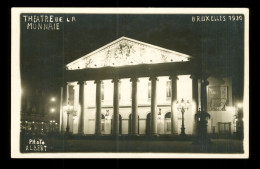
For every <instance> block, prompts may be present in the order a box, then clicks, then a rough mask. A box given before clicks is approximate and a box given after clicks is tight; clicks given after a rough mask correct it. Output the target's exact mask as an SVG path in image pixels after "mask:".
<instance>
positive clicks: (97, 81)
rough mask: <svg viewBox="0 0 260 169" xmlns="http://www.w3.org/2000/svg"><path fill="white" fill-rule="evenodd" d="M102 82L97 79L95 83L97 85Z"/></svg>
mask: <svg viewBox="0 0 260 169" xmlns="http://www.w3.org/2000/svg"><path fill="white" fill-rule="evenodd" d="M101 82H102V80H99V79H96V80H95V81H94V83H95V84H97V83H101Z"/></svg>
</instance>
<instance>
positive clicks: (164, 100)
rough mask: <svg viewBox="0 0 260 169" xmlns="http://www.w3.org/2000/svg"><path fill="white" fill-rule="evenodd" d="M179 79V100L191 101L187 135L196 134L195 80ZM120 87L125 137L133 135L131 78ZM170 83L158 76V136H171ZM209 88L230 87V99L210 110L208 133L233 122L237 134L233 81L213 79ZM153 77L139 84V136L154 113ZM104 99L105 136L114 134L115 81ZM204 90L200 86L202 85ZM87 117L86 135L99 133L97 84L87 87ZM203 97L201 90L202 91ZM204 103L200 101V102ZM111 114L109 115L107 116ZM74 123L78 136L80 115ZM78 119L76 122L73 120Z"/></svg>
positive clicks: (106, 82) (108, 82) (108, 85)
mask: <svg viewBox="0 0 260 169" xmlns="http://www.w3.org/2000/svg"><path fill="white" fill-rule="evenodd" d="M178 77H179V80H178V81H177V100H179V101H180V100H181V99H182V98H183V99H184V100H185V101H187V100H189V102H190V104H189V107H188V110H186V111H185V113H184V124H185V132H186V134H193V122H194V115H195V113H196V108H195V105H194V103H193V102H192V80H191V79H190V76H189V75H183V76H178ZM120 81H121V84H120V102H119V114H120V116H121V117H122V135H127V134H128V133H129V115H130V114H131V82H130V79H121V80H120ZM167 81H169V77H158V81H157V105H158V106H157V113H159V109H161V115H157V116H158V117H157V133H158V134H171V132H170V131H169V130H167V122H168V123H169V122H170V119H169V118H168V119H165V115H166V113H168V112H171V107H170V98H169V97H167V95H166V90H167V85H166V83H167ZM208 81H209V85H208V86H207V91H208V90H209V88H210V87H214V86H226V87H227V97H228V102H227V105H226V110H225V111H209V114H210V115H211V119H210V120H209V122H208V132H209V133H211V132H212V131H213V130H212V128H213V127H215V133H218V123H219V122H231V132H233V129H234V124H233V122H232V118H233V115H234V110H233V106H232V82H231V79H229V78H224V79H222V80H220V79H217V78H213V77H210V78H209V79H208ZM149 82H150V81H149V78H139V82H138V91H137V93H138V96H137V100H138V115H139V134H140V135H145V134H146V121H147V115H148V113H150V110H151V108H150V105H151V103H150V98H148V92H149V88H148V87H149V85H148V83H149ZM103 83H104V89H103V91H104V100H102V114H103V115H104V117H105V119H103V120H102V123H104V130H103V131H102V134H108V135H109V134H111V120H112V115H113V83H112V80H104V81H103ZM74 85H75V87H74V90H75V92H74V98H75V100H74V107H75V109H76V110H77V112H80V111H79V110H80V107H79V105H78V98H79V97H78V93H79V87H78V85H77V83H74ZM199 88H200V83H199ZM84 91H85V109H84V110H85V114H84V133H85V134H95V119H96V109H95V99H96V84H95V83H94V81H87V84H86V85H85V90H84ZM198 92H199V96H200V89H198ZM199 102H200V99H199ZM176 107H177V106H175V111H177V112H178V133H180V132H181V120H182V114H181V112H180V111H178V110H177V108H176ZM107 113H108V114H109V115H108V116H106V114H107ZM66 117H67V116H66V114H65V115H64V116H63V120H66ZM71 118H72V119H71V120H70V124H71V125H72V123H73V125H72V126H73V127H71V131H73V133H74V134H76V133H77V130H78V116H75V117H74V118H73V117H71ZM73 119H74V120H73ZM63 124H64V126H63V127H64V129H65V128H66V126H65V125H66V121H65V123H63Z"/></svg>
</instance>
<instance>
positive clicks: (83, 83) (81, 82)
mask: <svg viewBox="0 0 260 169" xmlns="http://www.w3.org/2000/svg"><path fill="white" fill-rule="evenodd" d="M77 84H79V85H86V84H87V83H86V81H78V83H77Z"/></svg>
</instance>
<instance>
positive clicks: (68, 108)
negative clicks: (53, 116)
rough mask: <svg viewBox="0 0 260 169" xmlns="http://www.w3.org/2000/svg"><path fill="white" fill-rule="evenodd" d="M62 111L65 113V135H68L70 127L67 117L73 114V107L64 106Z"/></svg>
mask: <svg viewBox="0 0 260 169" xmlns="http://www.w3.org/2000/svg"><path fill="white" fill-rule="evenodd" d="M64 110H65V111H66V112H67V127H66V133H65V134H66V135H69V131H70V125H69V116H70V114H74V112H75V110H74V107H73V106H72V105H69V104H68V105H66V106H64Z"/></svg>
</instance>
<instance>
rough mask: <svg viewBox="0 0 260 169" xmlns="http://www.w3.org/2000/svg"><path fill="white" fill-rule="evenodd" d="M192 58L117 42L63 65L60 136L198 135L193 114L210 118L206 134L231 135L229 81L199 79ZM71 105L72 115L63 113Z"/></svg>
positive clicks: (131, 42)
mask: <svg viewBox="0 0 260 169" xmlns="http://www.w3.org/2000/svg"><path fill="white" fill-rule="evenodd" d="M200 68H201V67H200V63H199V62H198V61H197V60H196V59H193V58H192V57H190V56H188V55H185V54H182V53H178V52H174V51H171V50H167V49H164V48H161V47H157V46H154V45H150V44H147V43H144V42H140V41H136V40H133V39H130V38H126V37H121V38H119V39H117V40H115V41H113V42H111V43H109V44H108V45H105V46H104V47H101V48H100V49H98V50H96V51H94V52H92V53H90V54H87V55H85V56H83V57H81V58H79V59H77V60H75V61H73V62H71V63H69V64H67V65H66V70H65V76H64V79H65V84H64V86H63V87H62V90H61V93H62V98H63V100H62V101H61V104H62V106H61V110H60V111H61V112H60V121H61V123H60V131H61V132H65V131H66V130H67V131H68V132H70V133H72V134H83V135H116V136H117V135H179V134H180V133H181V125H182V113H181V111H180V110H179V109H178V106H177V102H178V103H179V102H180V101H181V100H182V99H183V100H185V102H186V103H187V102H189V104H187V105H186V106H187V109H186V111H185V112H184V125H185V133H186V134H187V135H194V134H196V132H197V127H196V124H197V123H196V120H197V119H195V114H196V112H197V111H198V110H200V109H201V110H205V111H208V113H209V114H210V115H211V118H210V119H209V121H208V126H207V130H208V132H209V133H219V134H221V133H224V134H225V133H230V134H231V133H233V132H234V131H235V123H234V122H233V116H234V114H235V110H234V109H233V106H232V105H233V103H232V81H231V80H230V78H215V77H207V78H204V77H202V76H201V75H200V74H199V73H198V72H200ZM67 105H70V106H71V107H72V108H73V111H68V109H66V106H67Z"/></svg>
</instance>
